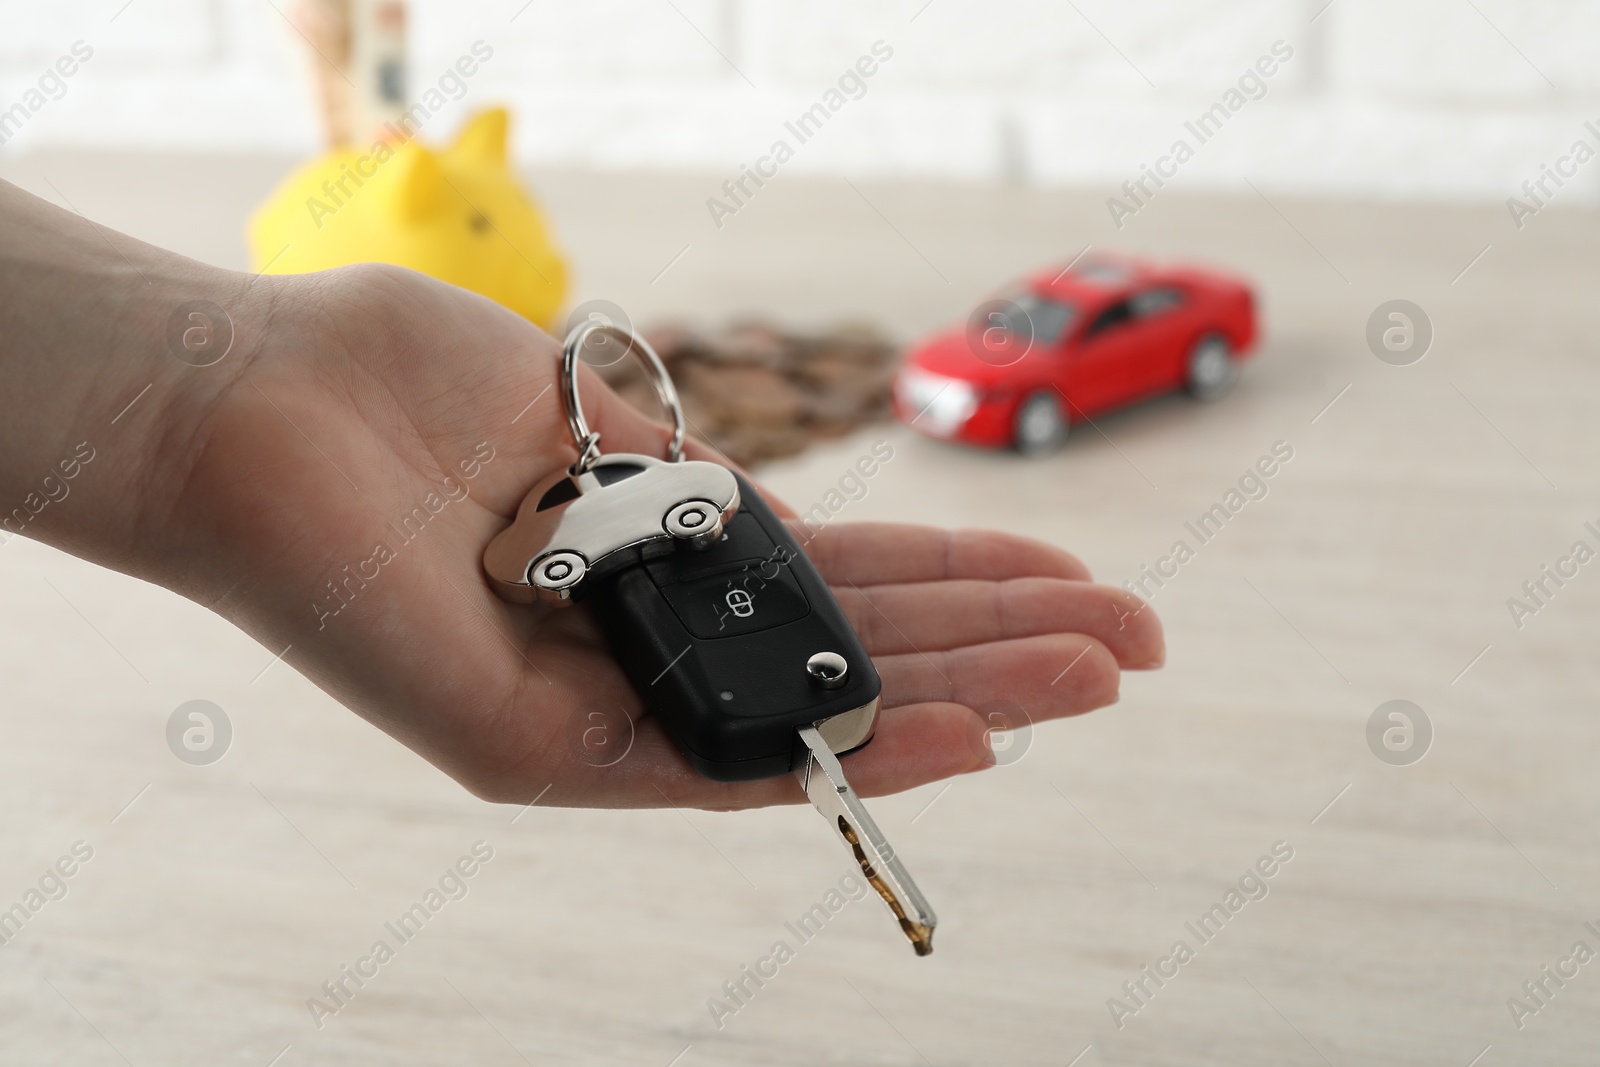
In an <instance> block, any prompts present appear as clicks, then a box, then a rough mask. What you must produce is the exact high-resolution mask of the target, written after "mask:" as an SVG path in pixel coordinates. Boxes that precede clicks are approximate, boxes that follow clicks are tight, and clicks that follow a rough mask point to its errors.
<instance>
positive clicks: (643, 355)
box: [561, 320, 683, 474]
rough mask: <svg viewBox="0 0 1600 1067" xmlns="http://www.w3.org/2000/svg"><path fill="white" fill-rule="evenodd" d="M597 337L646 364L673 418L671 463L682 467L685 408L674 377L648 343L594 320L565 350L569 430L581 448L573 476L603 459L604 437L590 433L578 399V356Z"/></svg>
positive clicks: (563, 373)
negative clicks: (618, 344)
mask: <svg viewBox="0 0 1600 1067" xmlns="http://www.w3.org/2000/svg"><path fill="white" fill-rule="evenodd" d="M595 333H603V334H606V335H607V336H609V337H613V338H616V339H617V340H618V341H621V342H623V343H624V344H626V345H627V346H628V351H629V352H636V353H638V355H639V362H641V363H643V364H644V369H645V370H646V371H647V372H648V373H649V377H650V384H651V385H653V386H654V387H655V390H656V397H657V398H658V399H659V400H660V401H661V407H662V408H663V409H664V410H665V411H666V412H667V414H668V415H670V416H671V417H672V438H671V440H669V441H668V442H667V459H669V460H671V461H672V462H673V463H682V462H683V405H682V404H680V403H679V402H678V390H677V389H676V388H674V387H673V384H672V376H671V375H669V374H668V373H667V368H666V365H665V364H663V363H662V362H661V357H660V356H658V355H656V350H655V349H653V348H651V347H650V343H649V342H648V341H646V340H645V339H644V338H642V337H638V336H635V335H634V334H633V332H632V331H630V330H625V329H623V328H622V327H620V326H614V325H612V324H611V323H607V322H595V321H593V320H590V321H588V322H584V323H582V324H580V325H579V326H577V327H576V328H575V329H573V331H572V332H571V333H569V334H567V341H566V344H565V346H564V347H563V348H562V350H561V395H562V399H563V400H564V401H565V402H566V405H567V427H568V428H569V429H570V430H571V431H572V440H573V441H574V442H576V443H577V446H578V462H577V463H574V464H573V465H572V473H574V474H582V473H583V472H584V471H586V470H588V469H589V468H590V467H593V466H594V465H595V462H596V461H597V460H599V458H600V435H599V434H598V433H596V432H595V431H593V430H591V429H589V420H588V419H585V418H584V417H583V402H582V401H581V400H580V399H578V353H579V352H580V351H582V349H583V345H584V342H585V341H587V340H588V339H589V335H590V334H595ZM624 355H626V353H624Z"/></svg>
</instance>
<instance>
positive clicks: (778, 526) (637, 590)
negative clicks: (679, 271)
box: [484, 322, 937, 955]
mask: <svg viewBox="0 0 1600 1067" xmlns="http://www.w3.org/2000/svg"><path fill="white" fill-rule="evenodd" d="M596 332H603V333H604V334H606V335H608V336H609V337H611V338H615V339H617V340H620V341H622V342H624V343H625V344H626V345H627V346H628V347H629V348H630V349H631V350H632V351H634V352H636V353H637V354H638V355H639V357H640V358H641V360H642V361H643V362H644V363H645V365H646V367H647V369H649V370H650V371H651V372H652V380H653V383H654V385H655V387H656V392H657V395H658V397H659V398H660V399H661V401H662V404H663V406H664V407H666V408H667V410H668V412H669V414H671V416H672V419H673V426H674V429H673V435H672V438H671V441H670V443H669V446H668V450H667V455H668V461H662V460H658V459H655V458H653V457H649V456H641V455H633V454H628V453H611V454H602V453H601V452H600V450H599V434H597V433H593V432H591V431H590V430H589V428H588V424H587V421H586V420H585V419H584V416H583V411H582V407H581V404H580V402H579V399H578V395H577V362H578V354H579V353H580V352H581V351H582V348H583V345H584V343H585V342H586V340H587V339H588V338H589V336H590V335H591V334H594V333H596ZM562 385H563V397H564V399H565V401H566V405H567V420H568V425H569V427H570V428H571V430H572V434H573V438H574V440H575V441H576V442H577V444H578V448H579V451H580V457H579V459H578V462H577V463H575V464H574V465H573V467H572V468H571V469H570V470H569V471H566V472H563V473H561V474H558V475H555V476H552V477H551V478H549V479H546V480H545V481H544V482H541V483H540V484H538V485H536V486H534V487H533V489H532V490H531V491H530V492H529V494H528V497H527V499H526V500H525V501H524V502H523V505H522V508H521V509H520V510H519V511H518V514H517V518H516V520H515V521H514V522H513V523H512V525H511V526H510V527H508V528H507V529H506V530H504V531H502V532H501V533H500V534H499V535H498V536H497V537H496V538H495V539H494V540H493V541H492V542H491V543H490V545H489V547H488V549H487V550H486V551H485V553H484V567H485V570H486V572H487V573H488V574H489V576H490V578H491V580H492V581H493V584H494V585H495V587H496V588H497V590H498V591H499V592H500V593H501V594H502V595H503V596H505V597H506V598H507V599H509V600H513V601H519V602H531V601H533V600H546V601H549V602H551V603H556V604H560V603H570V602H572V601H573V600H584V601H586V602H587V603H589V604H590V605H591V606H592V607H593V609H594V611H595V613H596V615H597V616H598V618H599V620H600V624H601V628H602V629H603V630H604V632H605V634H606V637H607V639H608V641H609V642H610V644H611V647H612V649H613V651H614V652H615V654H616V657H617V660H618V661H619V663H620V664H621V665H622V668H623V671H624V673H626V674H627V676H628V679H629V680H630V682H632V684H633V687H634V688H635V689H636V690H637V691H638V693H639V695H640V696H641V698H642V699H643V700H644V703H645V705H646V707H647V708H649V710H650V711H651V713H652V714H654V715H655V716H656V717H657V719H658V720H659V721H660V722H661V724H662V727H663V728H664V729H665V731H666V733H667V735H668V736H669V737H670V738H671V739H672V741H673V743H674V744H675V745H676V746H677V748H678V750H679V751H680V752H681V753H683V755H684V757H685V758H686V759H687V760H688V761H689V763H690V764H691V765H692V766H693V767H694V768H695V770H697V771H698V772H699V773H701V774H702V775H704V776H706V777H707V778H711V779H714V780H717V781H746V780H752V779H757V778H769V777H775V776H777V775H781V774H787V773H791V772H792V773H793V774H794V775H795V777H796V778H797V780H798V782H799V784H800V787H801V788H802V789H803V790H804V792H805V794H806V796H807V797H808V798H809V799H810V800H811V802H812V804H813V805H814V806H815V807H816V808H817V810H818V811H819V812H821V814H822V815H823V817H824V818H825V819H826V820H827V821H828V824H829V826H830V827H831V828H832V832H833V833H835V834H836V835H838V837H839V839H840V841H841V843H843V844H844V846H845V848H846V849H847V850H848V851H849V852H850V855H851V858H852V860H853V861H854V863H855V864H856V865H857V866H858V867H859V868H860V870H861V872H862V874H863V876H864V877H865V878H866V880H867V882H868V883H869V884H870V885H871V886H872V887H873V889H875V890H876V891H877V892H878V894H879V895H880V896H881V897H882V898H883V900H884V902H885V903H886V904H887V905H888V906H889V909H890V911H891V912H892V913H893V914H894V916H895V918H896V920H897V921H898V922H899V924H900V927H901V930H902V931H903V932H904V933H905V935H906V937H907V938H908V939H909V940H910V941H911V943H912V946H913V948H914V949H915V950H916V952H917V954H918V955H927V954H928V953H930V952H932V951H933V929H934V926H935V924H936V922H937V920H936V918H935V916H934V913H933V909H932V908H930V907H929V906H928V902H927V900H926V899H924V897H923V896H922V893H921V891H920V890H919V889H918V888H917V885H916V883H915V882H914V881H912V879H911V877H910V875H909V874H907V873H906V870H905V867H904V865H903V864H902V863H901V862H900V860H899V858H898V857H897V856H896V855H895V852H894V849H893V847H892V846H891V845H890V844H889V842H888V840H887V839H886V838H885V837H884V835H883V833H882V831H880V830H879V829H878V826H877V824H876V823H874V822H873V820H872V817H871V815H869V814H868V813H867V810H866V808H865V807H864V806H863V805H862V803H861V800H860V798H859V797H858V796H857V795H856V793H855V791H854V790H853V789H852V788H851V787H850V784H849V782H848V781H847V780H846V778H845V776H844V771H843V769H842V767H841V766H840V763H839V759H838V757H839V755H841V754H845V753H848V752H851V751H854V750H855V749H858V748H860V747H862V746H863V745H865V744H867V743H868V742H869V741H870V740H871V738H872V733H873V729H874V727H875V725H876V722H877V715H878V706H879V694H880V691H881V689H882V683H881V681H880V680H879V678H878V673H877V670H876V669H875V668H874V667H873V664H872V660H871V658H870V657H869V656H868V655H867V653H866V650H865V649H864V648H863V647H862V645H861V641H860V638H858V637H857V636H856V633H855V631H854V629H853V628H852V627H851V626H850V623H849V621H848V620H847V619H846V618H845V615H844V612H843V610H842V609H841V608H840V607H839V604H838V602H837V601H836V600H834V598H833V594H832V592H831V591H830V590H829V589H828V586H827V583H826V582H825V581H823V579H822V576H821V575H820V574H819V573H818V572H817V570H816V568H815V567H814V566H812V564H811V562H810V560H809V559H807V557H806V555H805V553H804V552H803V551H802V550H801V549H800V546H799V545H798V544H797V543H796V541H795V540H794V537H793V535H792V534H791V533H790V531H789V529H788V527H787V526H786V525H785V524H784V523H783V522H782V521H781V520H780V519H779V518H778V517H777V515H776V514H774V513H773V511H772V509H771V508H770V507H769V506H768V505H767V503H766V501H765V500H763V499H762V498H761V495H760V493H759V492H757V491H756V489H755V488H754V486H752V485H751V484H750V482H749V481H748V480H747V479H745V478H744V477H743V476H742V475H739V474H737V473H736V472H734V471H732V470H730V469H728V468H726V467H723V466H721V465H720V464H716V463H708V462H704V461H688V460H685V459H684V458H683V447H682V443H683V435H684V423H683V416H682V410H681V408H680V407H679V404H678V399H677V394H676V390H674V389H673V387H672V382H671V379H670V378H669V377H668V376H667V373H666V370H665V368H664V367H663V366H662V365H661V361H660V359H659V358H658V357H657V356H656V354H655V352H654V351H653V350H652V349H651V348H650V347H649V345H648V344H647V343H646V342H644V341H643V340H642V339H639V338H636V337H633V336H632V335H631V334H629V333H628V332H626V331H624V330H621V329H619V328H618V327H616V326H613V325H610V324H605V323H598V322H586V323H584V324H582V325H580V326H579V327H578V328H577V329H575V330H574V331H573V332H572V334H571V335H570V336H569V337H568V338H567V342H566V345H565V347H564V351H563V356H562Z"/></svg>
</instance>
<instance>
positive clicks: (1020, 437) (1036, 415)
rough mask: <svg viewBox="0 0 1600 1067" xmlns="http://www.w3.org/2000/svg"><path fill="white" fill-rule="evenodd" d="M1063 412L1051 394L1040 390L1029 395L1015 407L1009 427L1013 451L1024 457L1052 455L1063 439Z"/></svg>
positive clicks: (1065, 427) (1065, 432)
mask: <svg viewBox="0 0 1600 1067" xmlns="http://www.w3.org/2000/svg"><path fill="white" fill-rule="evenodd" d="M1068 429H1069V424H1068V422H1067V414H1066V412H1064V411H1062V410H1061V401H1060V400H1058V399H1057V398H1056V396H1055V394H1054V393H1052V392H1050V391H1049V390H1046V389H1041V390H1039V391H1038V392H1036V393H1031V394H1029V396H1028V398H1027V399H1026V400H1024V401H1023V402H1022V406H1021V407H1019V408H1017V415H1016V418H1015V419H1014V420H1013V422H1012V426H1011V440H1012V443H1013V444H1015V445H1016V448H1017V451H1018V452H1021V453H1022V454H1023V455H1027V456H1040V455H1044V454H1045V453H1047V452H1054V451H1055V450H1056V449H1058V448H1060V447H1061V443H1062V442H1063V441H1065V440H1066V439H1067V430H1068Z"/></svg>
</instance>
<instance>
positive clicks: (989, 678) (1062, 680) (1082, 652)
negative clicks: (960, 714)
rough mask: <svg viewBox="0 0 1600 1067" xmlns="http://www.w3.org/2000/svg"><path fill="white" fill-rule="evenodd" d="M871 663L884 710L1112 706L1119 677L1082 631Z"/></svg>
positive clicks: (1058, 712)
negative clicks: (1004, 704)
mask: <svg viewBox="0 0 1600 1067" xmlns="http://www.w3.org/2000/svg"><path fill="white" fill-rule="evenodd" d="M873 663H874V664H876V665H877V668H878V674H879V675H881V676H882V678H883V702H884V706H885V707H900V706H902V705H907V704H922V703H927V702H929V701H948V702H950V703H955V704H965V705H966V706H967V707H969V708H982V707H983V706H985V705H987V704H992V703H995V702H997V701H1009V702H1012V703H1016V704H1019V705H1021V706H1022V708H1023V710H1025V711H1026V712H1027V713H1028V714H1029V715H1030V716H1032V717H1033V718H1034V719H1035V720H1038V719H1055V718H1060V717H1062V716H1064V715H1080V714H1082V713H1083V712H1086V711H1092V710H1094V709H1095V708H1100V707H1105V706H1106V705H1107V704H1113V703H1115V702H1116V700H1117V696H1118V687H1119V686H1120V684H1121V680H1122V675H1121V671H1119V670H1118V669H1117V661H1116V657H1114V656H1113V655H1112V654H1111V650H1110V649H1108V648H1106V646H1105V645H1103V644H1101V643H1100V642H1099V641H1096V640H1095V639H1094V638H1092V637H1088V636H1086V635H1084V634H1049V635H1045V636H1042V637H1023V638H1018V639H1016V640H1014V641H995V642H992V643H990V644H986V645H969V646H967V647H965V648H956V649H950V650H948V651H943V652H911V653H907V654H904V655H894V656H877V657H874V659H873Z"/></svg>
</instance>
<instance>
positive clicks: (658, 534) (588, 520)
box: [483, 331, 739, 604]
mask: <svg viewBox="0 0 1600 1067" xmlns="http://www.w3.org/2000/svg"><path fill="white" fill-rule="evenodd" d="M591 332H601V333H604V332H608V331H591ZM610 332H619V333H620V331H610ZM626 341H627V343H628V345H629V347H630V350H631V349H632V348H633V346H634V345H635V344H636V343H637V342H636V339H634V338H632V337H631V336H630V337H627V338H626ZM638 349H639V357H640V358H641V359H643V360H645V361H646V365H647V366H650V367H651V368H652V371H653V374H652V376H651V381H652V383H653V384H654V385H655V388H656V392H657V394H658V395H659V396H660V399H661V403H662V405H663V406H664V407H665V408H666V409H667V411H668V412H669V413H670V414H671V416H672V418H673V433H672V438H671V440H670V442H669V443H668V446H667V459H666V460H659V459H656V458H655V457H653V456H641V455H633V454H630V453H617V454H613V455H601V454H600V450H599V442H600V435H599V434H597V433H593V432H591V431H590V429H589V424H588V422H587V421H586V420H585V419H584V415H583V406H582V405H581V404H580V403H579V402H578V396H577V388H578V387H577V375H576V373H575V372H574V366H567V367H565V368H564V375H563V390H564V392H565V393H567V397H566V406H567V422H568V427H569V428H570V429H571V430H572V435H573V439H574V440H576V441H578V442H580V443H581V445H582V451H581V455H580V456H579V458H578V462H577V463H575V464H573V466H572V467H571V468H570V469H568V470H563V471H560V472H558V473H556V474H553V475H551V476H550V477H548V478H546V479H545V480H544V481H543V482H541V483H539V484H538V485H536V486H534V488H533V489H532V490H531V491H530V492H529V493H528V495H527V496H526V497H525V498H524V499H523V501H522V506H521V507H520V508H519V509H518V511H517V518H516V521H515V522H513V523H512V524H511V525H510V526H508V527H507V528H506V529H505V530H504V531H502V532H501V533H500V534H499V535H498V536H497V537H495V539H494V540H493V541H491V542H490V543H489V547H488V548H487V549H486V550H485V551H484V556H483V566H484V571H485V572H486V573H487V574H488V575H489V578H490V579H491V580H492V581H493V582H494V584H495V587H496V590H497V591H498V592H499V593H500V595H501V596H502V597H504V598H505V599H507V600H510V601H513V602H515V603H522V604H531V603H533V602H534V601H536V600H542V601H548V602H551V603H556V604H560V603H564V602H566V601H568V600H569V599H570V598H571V597H572V595H573V593H574V592H575V591H577V590H578V588H579V586H580V585H581V584H582V583H583V582H585V581H586V580H587V579H590V578H596V577H600V576H602V575H603V574H604V573H605V572H607V571H609V570H612V569H615V568H617V567H620V566H624V565H626V564H629V563H633V562H637V561H639V560H640V559H644V558H648V557H650V556H656V555H666V554H669V553H671V552H672V551H673V548H674V547H675V544H676V543H677V542H686V543H687V544H688V545H689V546H690V547H691V548H705V547H707V546H709V545H711V544H713V543H715V542H716V541H717V540H718V539H719V538H720V537H722V531H723V527H724V525H725V524H726V523H727V522H728V521H729V520H731V519H732V518H733V516H734V514H735V513H736V512H738V510H739V482H738V479H736V478H735V477H734V475H733V472H732V471H730V470H729V469H728V468H726V467H724V466H722V465H720V464H717V463H706V462H704V461H701V460H686V459H684V458H683V437H684V425H683V411H682V408H681V406H680V405H679V403H678V396H677V392H676V390H675V389H674V388H673V386H672V379H671V377H670V376H668V374H667V372H666V370H665V368H663V367H662V366H661V361H660V358H659V357H657V356H656V354H655V352H654V350H652V349H650V348H649V346H648V345H644V344H642V343H639V344H638ZM577 350H578V346H576V345H569V346H568V348H567V351H566V353H565V354H564V359H565V360H566V362H567V363H568V364H574V365H575V362H576V359H577V356H576V352H577Z"/></svg>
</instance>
